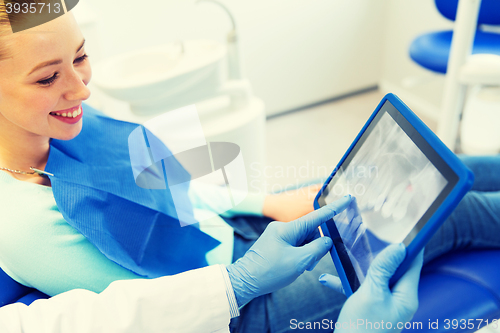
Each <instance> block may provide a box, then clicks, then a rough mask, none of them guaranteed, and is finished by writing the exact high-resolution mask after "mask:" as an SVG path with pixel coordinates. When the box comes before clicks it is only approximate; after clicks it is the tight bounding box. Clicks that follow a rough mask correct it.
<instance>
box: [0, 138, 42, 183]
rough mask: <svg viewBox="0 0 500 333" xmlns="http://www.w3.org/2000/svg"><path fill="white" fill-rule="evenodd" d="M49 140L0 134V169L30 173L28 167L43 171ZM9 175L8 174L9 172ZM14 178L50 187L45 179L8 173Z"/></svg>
mask: <svg viewBox="0 0 500 333" xmlns="http://www.w3.org/2000/svg"><path fill="white" fill-rule="evenodd" d="M49 140H50V139H49V138H47V137H42V136H39V135H35V134H32V133H19V132H17V133H12V132H10V131H8V130H7V131H3V129H2V132H1V133H0V167H3V168H9V169H13V170H20V171H26V172H30V171H31V170H30V167H34V168H37V169H40V170H44V169H45V165H46V164H47V160H48V157H49V150H50V145H49ZM9 173H10V172H9ZM10 174H11V175H12V176H13V177H14V178H16V179H18V180H22V181H27V182H32V183H36V184H41V185H46V186H47V185H50V181H49V182H48V179H47V178H44V177H40V176H38V175H36V174H35V175H22V174H14V173H10Z"/></svg>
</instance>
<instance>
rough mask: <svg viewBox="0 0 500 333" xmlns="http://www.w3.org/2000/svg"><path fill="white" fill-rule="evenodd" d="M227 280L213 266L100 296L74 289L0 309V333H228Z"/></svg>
mask: <svg viewBox="0 0 500 333" xmlns="http://www.w3.org/2000/svg"><path fill="white" fill-rule="evenodd" d="M228 281H229V277H228V276H227V271H226V268H225V266H224V265H214V266H209V267H204V268H200V269H196V270H192V271H188V272H184V273H181V274H177V275H173V276H165V277H161V278H157V279H153V280H143V279H140V280H121V281H115V282H113V283H111V284H110V285H109V287H108V288H107V289H106V290H104V291H103V292H102V293H101V294H96V293H94V292H91V291H88V290H82V289H75V290H72V291H68V292H66V293H62V294H59V295H57V296H54V297H52V298H49V299H47V300H38V301H35V302H33V303H32V304H31V305H30V306H26V305H24V304H20V303H15V304H12V305H7V306H4V307H2V308H0V331H1V332H5V333H6V332H9V333H11V332H15V333H18V332H19V333H20V332H24V333H31V332H37V333H63V332H64V333H66V332H67V333H95V332H106V333H108V332H109V333H115V332H116V333H118V332H120V333H121V332H134V333H135V332H141V333H149V332H197V333H198V332H229V329H228V325H229V320H230V319H231V317H232V316H234V311H232V308H231V307H232V304H231V302H232V299H231V298H230V297H229V294H228V292H230V293H232V294H231V296H233V297H234V293H233V290H232V287H231V284H230V282H229V289H228ZM233 301H234V302H235V299H234V300H233ZM236 311H237V310H236ZM238 314H239V313H237V315H238Z"/></svg>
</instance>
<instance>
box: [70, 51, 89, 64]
mask: <svg viewBox="0 0 500 333" xmlns="http://www.w3.org/2000/svg"><path fill="white" fill-rule="evenodd" d="M88 57H89V56H88V54H86V53H85V54H84V55H82V56H81V57H78V58H76V59H75V61H74V62H76V63H80V62H83V61H85V59H87V58H88Z"/></svg>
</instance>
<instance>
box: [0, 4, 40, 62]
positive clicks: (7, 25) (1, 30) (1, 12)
mask: <svg viewBox="0 0 500 333" xmlns="http://www.w3.org/2000/svg"><path fill="white" fill-rule="evenodd" d="M9 2H10V3H13V4H14V3H18V4H20V5H23V4H25V3H26V4H28V5H29V4H32V3H34V4H38V3H45V2H46V0H9ZM25 18H26V16H25V15H23V13H22V11H19V13H17V14H16V13H15V12H12V13H10V14H7V6H5V1H4V0H0V61H1V60H3V58H5V57H6V56H7V55H8V46H9V40H8V38H5V37H6V36H9V35H12V28H11V22H12V23H21V22H23V21H24V19H25Z"/></svg>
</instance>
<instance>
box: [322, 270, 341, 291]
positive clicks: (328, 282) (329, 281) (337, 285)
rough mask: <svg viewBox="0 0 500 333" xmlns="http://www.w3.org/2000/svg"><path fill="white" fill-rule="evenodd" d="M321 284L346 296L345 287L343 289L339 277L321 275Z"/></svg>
mask: <svg viewBox="0 0 500 333" xmlns="http://www.w3.org/2000/svg"><path fill="white" fill-rule="evenodd" d="M319 282H321V284H322V285H324V286H327V287H328V288H330V289H333V290H335V291H336V292H339V293H341V294H344V295H345V291H344V287H342V282H341V281H340V279H339V278H338V277H337V276H333V275H330V274H321V275H320V277H319Z"/></svg>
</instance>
